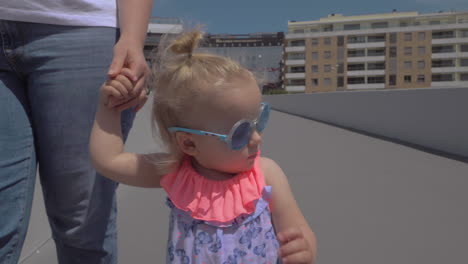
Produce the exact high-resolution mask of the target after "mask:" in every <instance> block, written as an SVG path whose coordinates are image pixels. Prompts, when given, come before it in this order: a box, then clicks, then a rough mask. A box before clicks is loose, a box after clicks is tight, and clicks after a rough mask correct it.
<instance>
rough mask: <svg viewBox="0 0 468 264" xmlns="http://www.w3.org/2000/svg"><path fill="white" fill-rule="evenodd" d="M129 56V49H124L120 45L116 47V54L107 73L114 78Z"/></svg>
mask: <svg viewBox="0 0 468 264" xmlns="http://www.w3.org/2000/svg"><path fill="white" fill-rule="evenodd" d="M126 58H127V49H122V48H120V47H119V46H118V45H116V46H115V47H114V56H113V58H112V63H111V65H110V67H109V71H108V72H107V74H108V75H109V77H111V78H113V77H115V76H117V74H119V72H120V70H122V67H123V65H124V63H125V60H126Z"/></svg>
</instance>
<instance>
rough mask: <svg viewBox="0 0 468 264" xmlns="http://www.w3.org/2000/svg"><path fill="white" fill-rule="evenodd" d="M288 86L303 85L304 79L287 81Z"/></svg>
mask: <svg viewBox="0 0 468 264" xmlns="http://www.w3.org/2000/svg"><path fill="white" fill-rule="evenodd" d="M289 84H290V85H305V80H304V79H296V80H289Z"/></svg>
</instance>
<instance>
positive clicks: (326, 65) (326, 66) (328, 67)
mask: <svg viewBox="0 0 468 264" xmlns="http://www.w3.org/2000/svg"><path fill="white" fill-rule="evenodd" d="M323 71H324V72H331V65H330V64H325V65H324V66H323Z"/></svg>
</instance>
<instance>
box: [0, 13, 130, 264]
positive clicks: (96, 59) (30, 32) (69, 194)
mask: <svg viewBox="0 0 468 264" xmlns="http://www.w3.org/2000/svg"><path fill="white" fill-rule="evenodd" d="M118 36H119V32H118V30H117V29H115V28H104V27H70V26H58V25H47V24H37V23H23V22H12V21H2V20H0V41H1V43H0V45H1V50H0V263H2V264H11V263H17V262H18V258H19V256H20V253H21V248H22V245H23V242H24V238H25V235H26V231H27V228H28V222H29V217H30V211H31V203H32V197H33V191H34V184H35V176H36V167H37V164H39V175H40V182H41V184H42V189H43V195H44V202H45V206H46V210H47V216H48V218H49V223H50V226H51V229H52V236H53V239H54V241H55V244H56V249H57V255H58V260H59V263H66V264H71V263H87V264H93V263H116V262H117V232H116V199H115V189H116V187H117V183H115V182H113V181H110V180H108V179H106V178H104V177H102V176H100V175H98V174H97V173H96V171H95V169H94V168H93V167H92V165H91V162H90V156H89V150H88V145H89V137H90V132H91V128H92V125H93V121H94V115H95V111H96V109H97V102H98V94H99V87H100V85H101V84H102V83H103V82H104V81H105V79H106V73H107V69H108V67H109V65H110V62H111V60H112V48H113V45H114V44H115V42H116V40H117V38H118ZM133 118H134V113H133V111H131V110H128V111H125V112H123V113H122V133H123V135H124V137H126V136H127V135H128V132H129V130H130V128H131V126H132V122H133Z"/></svg>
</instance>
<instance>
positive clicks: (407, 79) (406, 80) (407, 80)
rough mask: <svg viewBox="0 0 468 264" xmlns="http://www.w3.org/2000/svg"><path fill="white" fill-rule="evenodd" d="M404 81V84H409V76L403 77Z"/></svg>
mask: <svg viewBox="0 0 468 264" xmlns="http://www.w3.org/2000/svg"><path fill="white" fill-rule="evenodd" d="M404 81H405V83H410V82H411V75H405V76H404Z"/></svg>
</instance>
